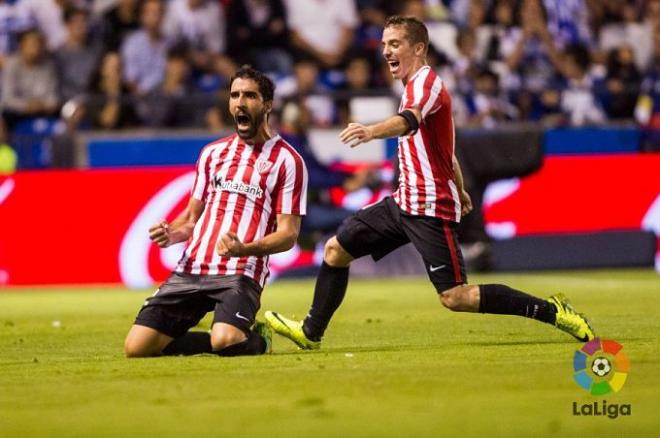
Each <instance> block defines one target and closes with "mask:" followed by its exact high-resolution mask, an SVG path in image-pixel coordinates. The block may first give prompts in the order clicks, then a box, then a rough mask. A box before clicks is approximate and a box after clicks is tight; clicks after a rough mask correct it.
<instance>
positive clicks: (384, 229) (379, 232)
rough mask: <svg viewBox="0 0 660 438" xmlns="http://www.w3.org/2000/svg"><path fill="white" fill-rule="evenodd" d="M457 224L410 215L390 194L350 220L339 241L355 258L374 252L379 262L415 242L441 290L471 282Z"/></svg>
mask: <svg viewBox="0 0 660 438" xmlns="http://www.w3.org/2000/svg"><path fill="white" fill-rule="evenodd" d="M457 225H458V224H456V223H455V222H451V221H446V220H443V219H440V218H435V217H429V216H414V215H410V214H407V213H405V212H404V211H402V210H401V209H400V208H399V206H398V205H397V204H396V202H395V201H394V199H392V198H391V197H387V198H385V199H383V200H382V201H380V202H378V203H376V204H373V205H370V206H368V207H365V208H363V209H362V210H360V211H358V212H357V213H356V214H355V215H353V216H351V217H350V218H348V219H346V220H345V221H344V223H343V224H342V225H341V226H340V227H339V230H338V231H337V241H338V242H339V244H340V245H341V246H342V247H343V248H344V249H345V250H346V251H347V252H348V253H349V254H350V255H351V256H353V258H356V259H357V258H360V257H363V256H365V255H371V257H372V258H373V259H374V260H375V261H378V260H380V259H381V258H383V257H385V256H386V255H387V254H389V253H390V252H392V251H394V250H395V249H397V248H398V247H400V246H403V245H405V244H406V243H408V242H412V244H413V245H414V246H415V248H416V249H417V251H418V252H419V253H420V254H421V256H422V258H423V259H424V266H425V267H426V272H427V273H428V275H429V279H430V280H431V282H432V283H433V285H434V286H435V288H436V290H437V291H438V293H440V292H442V291H444V290H447V289H449V288H451V287H454V286H456V285H459V284H464V283H466V282H467V277H466V275H465V266H464V264H463V255H462V254H461V250H460V248H459V246H458V239H457V238H456V227H457Z"/></svg>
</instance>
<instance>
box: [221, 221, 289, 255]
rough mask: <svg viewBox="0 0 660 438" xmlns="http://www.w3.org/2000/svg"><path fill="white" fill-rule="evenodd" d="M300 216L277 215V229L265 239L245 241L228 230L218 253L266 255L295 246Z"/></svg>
mask: <svg viewBox="0 0 660 438" xmlns="http://www.w3.org/2000/svg"><path fill="white" fill-rule="evenodd" d="M301 220H302V218H301V217H300V216H296V215H292V214H278V215H277V230H276V231H275V232H274V233H271V234H267V235H266V236H264V238H263V239H259V240H255V241H254V242H249V243H243V242H241V241H240V239H239V238H238V236H237V235H236V234H235V233H232V232H228V233H225V234H223V235H222V236H221V238H220V241H219V242H218V246H217V247H216V250H217V251H218V255H221V256H229V257H243V256H264V255H269V254H275V253H278V252H283V251H287V250H289V249H291V248H293V245H295V243H296V240H298V233H300V222H301Z"/></svg>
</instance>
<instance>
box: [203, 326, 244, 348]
mask: <svg viewBox="0 0 660 438" xmlns="http://www.w3.org/2000/svg"><path fill="white" fill-rule="evenodd" d="M246 338H247V336H245V333H243V332H242V331H241V330H240V329H237V328H234V329H226V330H214V331H213V333H211V348H212V349H213V351H220V350H222V349H223V348H227V347H229V346H231V345H235V344H238V343H240V342H243V341H245V339H246Z"/></svg>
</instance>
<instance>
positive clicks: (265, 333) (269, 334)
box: [253, 321, 273, 354]
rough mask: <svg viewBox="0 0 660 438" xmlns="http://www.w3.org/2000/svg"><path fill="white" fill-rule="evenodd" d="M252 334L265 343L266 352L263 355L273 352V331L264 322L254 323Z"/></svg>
mask: <svg viewBox="0 0 660 438" xmlns="http://www.w3.org/2000/svg"><path fill="white" fill-rule="evenodd" d="M253 330H254V332H255V333H256V334H258V335H259V336H261V337H262V338H264V341H266V351H264V354H270V353H272V352H273V330H271V328H270V327H269V326H268V324H266V323H265V322H260V321H257V322H255V323H254V328H253Z"/></svg>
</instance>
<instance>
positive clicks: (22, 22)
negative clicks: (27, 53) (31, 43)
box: [0, 0, 30, 71]
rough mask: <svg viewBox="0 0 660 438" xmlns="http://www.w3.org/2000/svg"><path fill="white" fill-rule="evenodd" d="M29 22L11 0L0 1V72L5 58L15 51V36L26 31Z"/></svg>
mask: <svg viewBox="0 0 660 438" xmlns="http://www.w3.org/2000/svg"><path fill="white" fill-rule="evenodd" d="M29 25H30V20H29V18H28V17H27V16H24V15H21V11H20V10H19V8H17V7H16V4H15V3H13V2H12V1H11V0H0V71H1V70H2V65H3V64H4V61H5V60H6V58H7V56H9V55H11V54H12V53H14V52H15V50H16V45H17V36H18V34H19V33H20V32H22V31H24V30H27V28H28V27H29Z"/></svg>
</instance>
